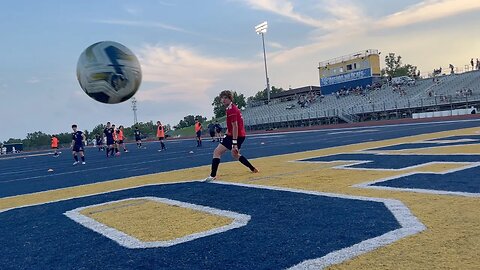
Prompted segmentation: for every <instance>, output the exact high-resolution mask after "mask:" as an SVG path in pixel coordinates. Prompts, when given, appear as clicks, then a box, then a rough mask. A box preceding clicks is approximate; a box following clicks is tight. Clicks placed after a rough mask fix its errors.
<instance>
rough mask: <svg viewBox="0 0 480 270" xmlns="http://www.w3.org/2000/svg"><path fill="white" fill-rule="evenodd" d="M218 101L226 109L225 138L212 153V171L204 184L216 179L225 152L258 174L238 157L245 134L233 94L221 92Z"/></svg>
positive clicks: (245, 160) (243, 159)
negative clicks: (230, 153)
mask: <svg viewBox="0 0 480 270" xmlns="http://www.w3.org/2000/svg"><path fill="white" fill-rule="evenodd" d="M220 100H221V102H222V103H223V105H224V106H225V108H226V112H227V113H226V115H227V136H225V138H223V141H222V142H221V143H220V144H219V145H218V146H217V148H216V149H215V151H213V159H212V170H211V173H210V176H209V177H207V178H206V179H205V182H210V181H213V180H215V179H216V176H217V170H218V165H220V157H221V156H222V155H223V154H225V152H227V150H231V151H232V157H233V158H234V159H235V160H238V161H240V162H241V163H242V164H243V165H245V166H246V167H247V168H249V169H250V171H251V172H253V173H258V170H257V169H256V168H255V167H253V165H252V164H250V162H249V161H248V160H247V159H246V158H245V157H244V156H242V155H240V148H241V147H242V143H243V142H244V141H245V137H246V132H245V127H244V125H243V118H242V113H241V112H240V110H239V109H238V107H237V106H236V105H235V104H233V94H232V92H231V91H222V92H221V93H220Z"/></svg>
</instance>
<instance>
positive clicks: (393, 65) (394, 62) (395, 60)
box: [382, 53, 417, 78]
mask: <svg viewBox="0 0 480 270" xmlns="http://www.w3.org/2000/svg"><path fill="white" fill-rule="evenodd" d="M382 76H387V77H390V78H395V77H399V76H409V77H412V78H413V77H416V76H417V67H416V66H414V65H411V64H406V65H403V64H402V57H401V56H400V55H399V56H396V55H395V53H389V54H388V55H387V56H385V68H384V69H382Z"/></svg>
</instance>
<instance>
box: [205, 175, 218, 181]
mask: <svg viewBox="0 0 480 270" xmlns="http://www.w3.org/2000/svg"><path fill="white" fill-rule="evenodd" d="M216 179H217V177H214V176H208V177H207V178H205V179H204V180H203V182H204V183H210V182H212V181H215V180H216Z"/></svg>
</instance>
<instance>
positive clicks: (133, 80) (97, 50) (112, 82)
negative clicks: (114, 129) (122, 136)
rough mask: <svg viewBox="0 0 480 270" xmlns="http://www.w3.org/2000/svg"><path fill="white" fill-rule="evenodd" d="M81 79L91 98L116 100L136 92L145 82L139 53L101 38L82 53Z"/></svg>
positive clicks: (109, 101) (79, 69)
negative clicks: (137, 55) (143, 81)
mask: <svg viewBox="0 0 480 270" xmlns="http://www.w3.org/2000/svg"><path fill="white" fill-rule="evenodd" d="M77 79H78V82H79V83H80V86H81V87H82V89H83V91H85V93H87V95H89V96H90V97H91V98H93V99H95V100H96V101H99V102H102V103H110V104H115V103H120V102H123V101H126V100H128V99H129V98H131V97H133V95H135V93H136V92H137V90H138V88H139V86H140V83H141V82H142V70H141V68H140V63H139V62H138V59H137V57H136V56H135V55H134V54H133V53H132V52H131V51H130V50H129V49H128V48H127V47H125V46H123V45H122V44H120V43H117V42H113V41H101V42H98V43H95V44H93V45H91V46H89V47H88V48H87V49H85V51H83V53H82V54H81V55H80V58H79V59H78V63H77Z"/></svg>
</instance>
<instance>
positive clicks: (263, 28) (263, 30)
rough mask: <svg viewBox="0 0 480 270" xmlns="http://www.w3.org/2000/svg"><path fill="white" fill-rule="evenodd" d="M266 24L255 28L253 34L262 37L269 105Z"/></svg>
mask: <svg viewBox="0 0 480 270" xmlns="http://www.w3.org/2000/svg"><path fill="white" fill-rule="evenodd" d="M267 29H268V23H267V22H266V21H265V22H263V23H261V24H259V25H257V26H255V32H257V34H259V35H261V36H262V44H263V62H264V64H265V79H266V80H267V102H268V103H269V104H270V80H269V79H268V69H267V53H266V51H265V33H267Z"/></svg>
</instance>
